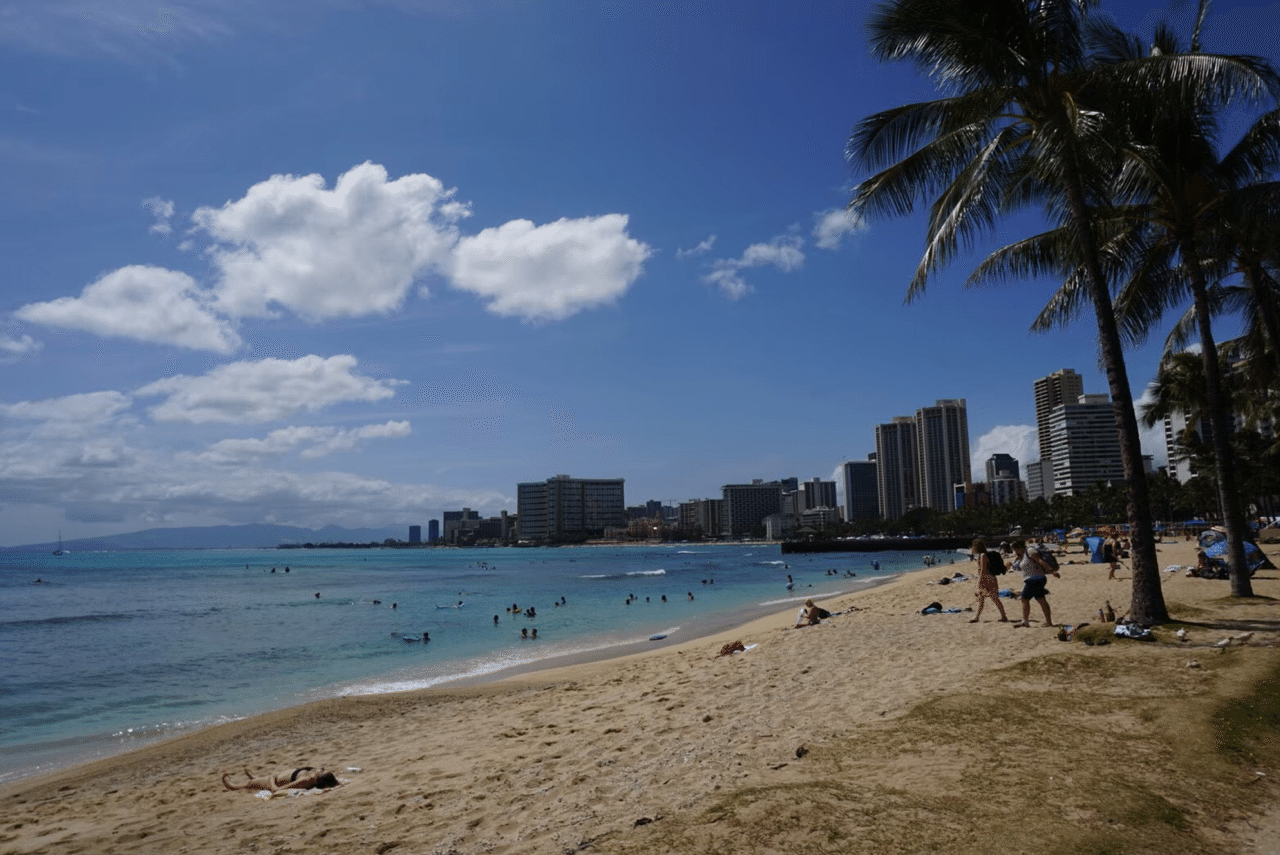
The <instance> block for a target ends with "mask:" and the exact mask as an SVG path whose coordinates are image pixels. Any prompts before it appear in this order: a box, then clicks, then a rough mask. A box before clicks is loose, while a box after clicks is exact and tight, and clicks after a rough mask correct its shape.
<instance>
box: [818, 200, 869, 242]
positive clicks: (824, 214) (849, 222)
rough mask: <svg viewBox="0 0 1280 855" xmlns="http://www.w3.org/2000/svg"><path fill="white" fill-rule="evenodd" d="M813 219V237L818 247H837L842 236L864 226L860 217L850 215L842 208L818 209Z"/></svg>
mask: <svg viewBox="0 0 1280 855" xmlns="http://www.w3.org/2000/svg"><path fill="white" fill-rule="evenodd" d="M814 220H815V223H814V226H813V239H814V244H816V245H817V247H818V248H819V249H838V248H839V246H840V239H841V238H842V237H844V236H845V235H850V234H854V233H856V232H860V231H862V230H863V229H864V228H865V224H864V223H863V221H862V220H861V219H859V218H855V217H852V216H850V214H849V212H848V211H846V210H845V209H844V208H834V209H832V210H830V211H820V212H818V213H817V214H814Z"/></svg>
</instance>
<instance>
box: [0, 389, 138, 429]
mask: <svg viewBox="0 0 1280 855" xmlns="http://www.w3.org/2000/svg"><path fill="white" fill-rule="evenodd" d="M129 406H130V399H129V397H128V396H127V395H123V394H121V393H120V392H83V393H80V394H77V395H64V396H63V397H61V398H45V399H44V400H42V401H19V402H18V403H16V404H0V414H3V415H5V416H8V417H9V418H11V419H27V420H33V421H46V422H89V423H96V422H101V421H103V420H105V419H109V418H111V417H112V416H116V415H119V414H120V413H122V412H124V411H125V410H127V409H129Z"/></svg>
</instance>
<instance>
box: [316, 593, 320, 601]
mask: <svg viewBox="0 0 1280 855" xmlns="http://www.w3.org/2000/svg"><path fill="white" fill-rule="evenodd" d="M316 599H317V600H318V599H320V592H319V591H316Z"/></svg>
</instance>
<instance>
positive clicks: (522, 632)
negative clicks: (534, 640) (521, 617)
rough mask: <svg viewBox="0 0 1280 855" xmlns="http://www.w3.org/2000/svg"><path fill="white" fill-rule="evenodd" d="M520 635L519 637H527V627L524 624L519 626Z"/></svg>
mask: <svg viewBox="0 0 1280 855" xmlns="http://www.w3.org/2000/svg"><path fill="white" fill-rule="evenodd" d="M520 637H521V638H528V637H529V627H527V626H525V627H521V628H520Z"/></svg>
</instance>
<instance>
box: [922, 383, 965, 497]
mask: <svg viewBox="0 0 1280 855" xmlns="http://www.w3.org/2000/svg"><path fill="white" fill-rule="evenodd" d="M916 443H917V452H916V453H917V459H918V461H919V463H918V466H919V475H918V478H919V485H920V504H921V505H922V506H924V507H927V508H933V509H934V510H935V511H954V510H955V509H956V508H955V503H956V500H955V485H956V484H961V483H965V482H967V481H969V474H970V464H969V416H968V411H967V409H966V407H965V399H964V398H950V399H945V400H941V401H938V402H937V403H936V404H934V405H933V406H932V407H921V408H920V409H918V410H916Z"/></svg>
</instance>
